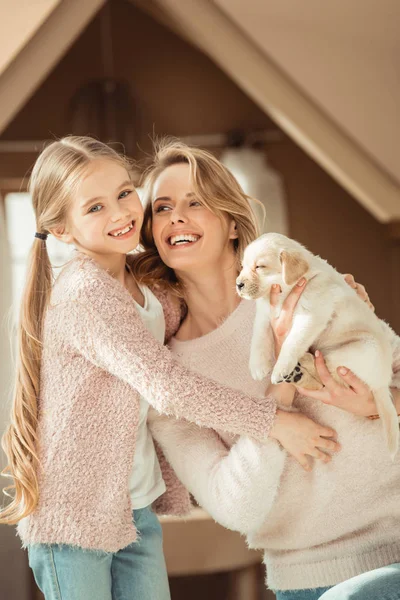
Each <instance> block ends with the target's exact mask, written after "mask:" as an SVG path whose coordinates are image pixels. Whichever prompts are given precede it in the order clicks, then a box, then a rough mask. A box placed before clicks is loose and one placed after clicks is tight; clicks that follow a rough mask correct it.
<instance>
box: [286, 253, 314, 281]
mask: <svg viewBox="0 0 400 600" xmlns="http://www.w3.org/2000/svg"><path fill="white" fill-rule="evenodd" d="M279 258H280V261H281V265H282V277H283V281H284V282H285V283H286V285H292V284H293V283H296V281H298V280H299V279H300V277H303V275H305V273H307V271H308V262H307V261H306V260H305V259H304V258H303V257H302V256H301V254H300V252H287V251H286V250H281V252H280V253H279Z"/></svg>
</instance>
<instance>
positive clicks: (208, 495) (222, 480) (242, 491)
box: [149, 410, 285, 534]
mask: <svg viewBox="0 0 400 600" xmlns="http://www.w3.org/2000/svg"><path fill="white" fill-rule="evenodd" d="M149 426H150V430H151V432H152V434H153V436H154V439H155V440H156V441H157V442H158V444H159V445H160V447H161V449H162V451H163V453H164V455H165V458H166V459H167V460H168V462H169V463H170V464H171V466H172V468H173V469H174V471H175V472H176V474H177V476H178V477H179V479H180V480H181V482H182V483H183V484H184V485H185V487H186V488H187V489H188V490H189V492H190V493H191V494H192V495H193V496H194V497H195V499H196V501H197V502H198V504H200V505H201V506H202V507H203V508H205V509H206V510H207V512H208V513H209V514H210V515H211V516H212V517H213V519H215V520H216V521H217V522H218V523H221V525H223V526H224V527H227V528H228V529H233V530H235V531H240V532H241V533H243V534H247V533H250V532H252V531H256V530H257V529H259V528H260V527H261V525H262V524H263V522H264V521H265V519H266V517H267V514H268V513H269V511H270V510H271V507H272V505H273V503H274V500H275V497H276V494H277V491H278V486H279V481H280V477H281V474H282V471H283V467H284V462H285V452H284V451H283V450H282V449H281V448H280V447H279V444H278V443H277V442H275V441H274V440H267V442H266V443H265V444H261V443H259V442H257V441H255V440H252V439H250V438H247V437H241V438H239V440H238V441H237V442H236V443H235V444H234V445H233V446H232V448H231V449H230V450H229V449H227V448H226V446H225V444H224V443H223V441H222V440H221V438H220V437H219V436H218V435H217V433H216V432H215V431H212V430H211V429H205V428H200V427H197V426H196V425H194V424H192V423H188V422H187V421H183V420H180V421H177V420H176V419H172V418H170V417H166V416H164V415H159V414H158V413H157V412H156V411H154V410H152V411H151V412H150V413H149Z"/></svg>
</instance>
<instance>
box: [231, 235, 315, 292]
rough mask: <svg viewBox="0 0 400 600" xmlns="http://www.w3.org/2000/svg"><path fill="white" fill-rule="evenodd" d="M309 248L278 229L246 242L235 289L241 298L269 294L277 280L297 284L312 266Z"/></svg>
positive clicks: (282, 285)
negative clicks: (248, 242) (308, 254)
mask: <svg viewBox="0 0 400 600" xmlns="http://www.w3.org/2000/svg"><path fill="white" fill-rule="evenodd" d="M307 258H308V257H307V251H306V250H305V248H303V246H301V245H300V244H299V243H298V242H295V241H294V240H291V239H289V238H287V237H286V236H284V235H280V234H278V233H267V234H265V235H262V236H261V237H259V238H258V239H257V240H255V241H254V242H252V243H251V244H250V245H249V246H247V248H246V250H245V251H244V255H243V261H242V267H243V268H242V270H241V272H240V274H239V277H238V278H237V280H236V289H237V292H238V294H239V296H241V297H242V298H247V299H250V300H256V299H257V298H261V297H262V296H267V295H268V294H269V292H270V290H271V286H272V285H273V284H274V283H278V284H279V285H280V286H281V287H285V286H286V287H290V286H292V285H294V284H295V283H296V282H297V281H298V280H299V279H300V278H301V277H303V275H305V274H306V273H307V271H308V269H309V262H308V260H307Z"/></svg>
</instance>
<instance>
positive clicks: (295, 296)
mask: <svg viewBox="0 0 400 600" xmlns="http://www.w3.org/2000/svg"><path fill="white" fill-rule="evenodd" d="M305 283H306V280H305V279H304V277H303V278H302V279H300V281H298V282H297V283H296V285H295V286H294V288H293V289H292V290H291V291H290V293H289V294H288V296H287V297H286V298H285V300H284V302H283V304H282V308H281V311H280V313H279V315H275V313H276V310H275V309H276V307H277V306H278V302H279V294H280V293H281V292H282V290H281V288H280V286H279V285H278V284H275V285H273V286H272V288H271V293H270V300H269V301H270V304H271V309H272V310H271V327H272V331H273V333H274V340H275V358H278V356H279V353H280V351H281V348H282V344H283V342H284V341H285V339H286V336H287V334H288V333H289V331H290V328H291V326H292V320H293V313H294V310H295V308H296V306H297V303H298V301H299V298H300V296H301V294H302V293H303V291H304V288H305Z"/></svg>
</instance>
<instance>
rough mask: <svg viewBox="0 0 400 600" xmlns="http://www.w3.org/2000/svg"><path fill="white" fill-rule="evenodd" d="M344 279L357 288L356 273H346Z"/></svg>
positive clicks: (354, 288)
mask: <svg viewBox="0 0 400 600" xmlns="http://www.w3.org/2000/svg"><path fill="white" fill-rule="evenodd" d="M344 280H345V282H346V283H347V284H348V285H349V286H350V287H352V288H353V290H356V289H357V284H356V280H355V279H354V275H352V274H351V273H346V275H344Z"/></svg>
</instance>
